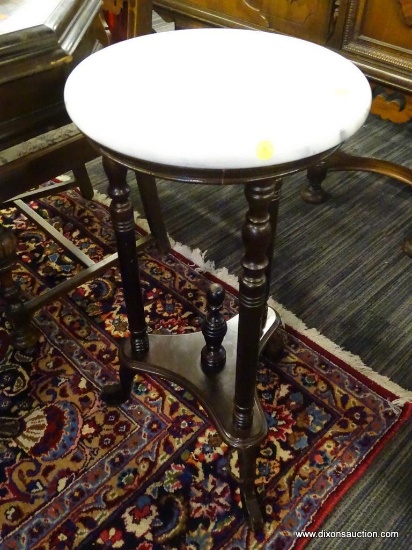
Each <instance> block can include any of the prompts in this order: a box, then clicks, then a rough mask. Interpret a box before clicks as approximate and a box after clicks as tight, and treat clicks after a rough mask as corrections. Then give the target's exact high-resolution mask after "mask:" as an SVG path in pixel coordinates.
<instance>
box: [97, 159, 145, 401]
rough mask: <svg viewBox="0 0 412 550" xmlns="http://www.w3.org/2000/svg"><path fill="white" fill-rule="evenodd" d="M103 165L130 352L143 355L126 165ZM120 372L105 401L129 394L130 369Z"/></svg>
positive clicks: (105, 162)
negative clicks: (107, 181)
mask: <svg viewBox="0 0 412 550" xmlns="http://www.w3.org/2000/svg"><path fill="white" fill-rule="evenodd" d="M103 166H104V169H105V172H106V174H107V177H108V180H109V186H108V195H109V197H110V198H111V199H112V202H111V205H110V211H111V215H112V221H113V227H114V231H115V234H116V243H117V252H118V257H119V265H120V273H121V277H122V283H123V292H124V300H125V303H126V308H127V317H128V321H129V330H130V345H131V350H132V355H133V357H134V358H136V359H142V358H143V357H144V356H145V354H146V352H147V351H148V349H149V340H148V337H147V333H146V321H145V314H144V308H143V296H142V290H141V286H140V278H139V263H138V258H137V250H136V236H135V224H134V218H133V207H132V203H131V201H130V198H129V195H130V188H129V186H128V184H127V181H126V175H127V168H126V167H124V166H122V165H121V164H118V163H117V162H114V161H113V160H111V159H108V158H103ZM119 376H120V385H118V384H114V385H109V386H107V387H106V388H105V389H104V391H103V395H102V398H103V399H104V400H105V401H106V402H107V403H110V404H119V403H121V402H123V401H125V400H126V399H127V398H128V397H129V396H130V392H131V389H132V383H133V378H134V374H133V372H132V371H131V370H130V369H129V368H128V367H127V366H126V365H124V364H123V363H121V364H120V373H119Z"/></svg>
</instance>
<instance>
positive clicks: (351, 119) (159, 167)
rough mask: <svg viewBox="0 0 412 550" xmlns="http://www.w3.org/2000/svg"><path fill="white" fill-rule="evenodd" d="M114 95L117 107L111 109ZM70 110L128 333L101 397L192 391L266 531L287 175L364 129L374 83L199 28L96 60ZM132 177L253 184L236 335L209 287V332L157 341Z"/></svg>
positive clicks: (278, 39)
mask: <svg viewBox="0 0 412 550" xmlns="http://www.w3.org/2000/svg"><path fill="white" fill-rule="evenodd" d="M113 97H119V98H121V100H119V101H118V102H117V108H116V109H107V106H108V105H112V104H113ZM65 102H66V108H67V110H68V113H69V115H70V117H71V118H72V119H73V121H74V122H75V123H76V125H77V126H78V127H79V128H80V130H81V131H82V132H84V134H85V135H86V136H87V137H88V138H89V139H90V140H91V142H92V143H93V144H94V146H95V147H96V149H97V150H98V151H99V152H100V153H101V154H102V155H103V158H104V165H105V169H106V173H107V176H108V179H109V188H108V193H109V195H110V196H111V198H112V205H111V211H112V218H113V224H114V228H115V231H116V237H117V242H118V250H119V262H120V270H121V273H122V281H123V285H124V296H125V302H126V307H127V312H128V318H129V327H130V332H131V336H130V339H129V340H128V342H126V343H125V345H124V346H123V347H122V349H121V351H120V362H121V367H120V384H119V385H117V386H116V387H115V389H114V391H110V388H109V389H105V391H104V398H105V399H106V400H107V401H108V402H109V403H118V402H122V401H124V400H125V399H127V397H128V396H129V395H130V391H131V387H132V381H133V376H134V374H135V373H136V371H144V372H150V373H155V374H160V375H162V376H165V377H167V378H170V379H172V380H174V381H175V382H177V383H179V384H180V385H183V386H185V387H187V388H188V389H189V390H191V391H192V392H193V393H194V394H195V395H196V397H197V398H198V399H199V400H200V402H201V403H202V405H203V406H204V407H205V409H206V411H207V412H208V413H209V415H210V416H211V419H212V420H213V422H214V423H215V426H216V428H217V429H218V431H219V433H220V435H221V436H222V438H223V439H224V440H225V441H226V442H227V443H228V444H229V445H230V446H232V447H233V448H236V449H237V450H238V453H239V468H240V478H239V484H240V488H241V492H242V497H243V502H244V505H245V510H246V513H247V516H248V518H249V521H250V524H251V526H252V528H253V529H259V528H261V527H262V524H263V519H264V518H263V516H262V513H261V510H260V504H259V500H258V497H257V494H256V491H255V459H256V452H257V449H258V447H259V444H260V443H261V441H262V440H263V438H264V437H265V435H266V432H267V424H266V420H265V417H264V414H263V411H262V409H261V407H260V404H259V400H258V399H257V396H256V370H257V367H258V360H259V354H260V352H261V349H262V346H263V345H265V343H266V342H267V340H268V339H269V338H270V336H271V335H272V334H273V332H274V331H275V330H276V328H277V327H278V326H279V317H278V315H277V314H276V312H274V311H272V310H271V309H270V308H267V305H266V303H267V298H268V289H269V277H270V272H271V271H273V269H272V265H271V257H272V249H273V246H274V235H275V228H276V218H277V206H278V201H279V195H280V187H281V183H282V177H283V176H285V175H287V174H290V173H292V172H295V171H297V170H302V169H306V168H307V167H308V166H310V165H313V164H315V163H317V162H319V161H321V160H322V159H324V158H326V157H327V156H328V155H330V154H331V153H332V152H333V151H334V150H336V148H337V147H339V146H340V144H341V143H342V142H343V141H344V140H345V139H347V138H348V137H350V136H351V135H352V134H353V133H354V132H356V130H358V129H359V128H360V126H361V125H362V124H363V123H364V121H365V119H366V117H367V115H368V112H369V108H370V103H371V92H370V88H369V85H368V83H367V81H366V79H365V77H364V76H363V75H362V73H361V72H360V71H359V70H358V69H357V68H356V67H355V66H354V65H353V64H352V63H351V62H349V61H347V60H345V59H344V58H342V57H341V56H339V55H337V54H335V53H333V52H331V51H329V50H326V49H324V48H322V47H320V46H317V45H315V44H311V43H308V42H304V41H301V40H298V39H295V38H290V37H285V36H280V35H275V34H271V33H264V32H260V31H246V30H229V29H197V30H187V31H178V32H166V33H160V34H157V35H148V36H144V37H139V38H136V39H131V40H128V41H125V42H122V43H119V44H116V45H114V46H111V47H109V48H106V49H105V50H102V51H101V52H98V53H96V54H94V55H93V56H91V57H89V58H88V59H86V60H85V61H84V62H82V63H81V64H80V65H79V66H78V67H77V68H76V69H75V70H74V71H73V73H72V74H71V75H70V77H69V79H68V81H67V84H66V88H65ZM161 106H166V107H167V108H166V109H163V108H161ZM177 112H178V113H179V117H178V120H177V118H176V117H175V113H177ZM128 168H131V169H133V170H135V171H138V172H140V173H142V174H146V175H147V176H155V177H159V178H164V179H167V180H170V185H176V186H178V185H179V187H176V190H178V192H180V193H184V185H181V184H178V183H175V182H176V181H177V182H185V183H190V184H206V185H232V184H233V185H242V186H243V187H244V191H245V195H246V199H247V202H248V212H247V214H246V219H245V223H244V227H243V230H242V237H243V242H244V254H243V257H242V259H241V264H242V267H243V273H242V275H241V277H240V280H239V283H240V284H239V315H238V317H237V318H235V319H232V320H230V321H229V322H228V323H227V326H226V323H224V320H223V319H222V317H221V315H220V313H219V306H220V304H221V301H222V291H221V289H220V288H219V287H215V286H212V288H211V290H210V292H209V305H210V313H209V315H208V318H207V320H206V321H205V325H204V327H203V334H202V333H197V334H190V335H176V336H170V335H150V336H149V337H148V335H147V333H146V324H145V318H144V311H143V303H142V293H141V289H140V286H139V277H138V260H137V255H136V251H135V248H134V242H133V239H134V237H133V215H132V209H131V204H130V201H129V198H128V197H129V191H130V190H129V188H128V185H127V183H126V171H127V169H128ZM226 331H227V332H226ZM225 333H226V335H225Z"/></svg>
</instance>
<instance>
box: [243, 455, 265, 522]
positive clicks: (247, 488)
mask: <svg viewBox="0 0 412 550" xmlns="http://www.w3.org/2000/svg"><path fill="white" fill-rule="evenodd" d="M256 453H257V447H256V446H253V447H246V448H240V449H238V456H239V474H240V477H239V487H240V493H241V496H242V501H243V506H244V507H245V511H246V515H247V517H248V519H249V524H250V527H251V528H252V529H253V531H259V530H260V529H262V527H263V516H262V512H261V509H260V504H259V501H258V498H257V494H256V489H255V477H256Z"/></svg>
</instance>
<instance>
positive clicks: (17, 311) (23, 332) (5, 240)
mask: <svg viewBox="0 0 412 550" xmlns="http://www.w3.org/2000/svg"><path fill="white" fill-rule="evenodd" d="M16 251H17V239H16V236H15V235H14V233H13V232H12V231H10V230H9V229H6V228H4V227H1V226H0V288H1V293H2V295H3V298H4V300H5V301H6V315H7V317H8V319H9V321H10V322H11V324H12V327H13V334H12V345H13V347H14V348H16V349H21V350H27V349H30V348H33V347H34V346H35V345H36V344H37V341H38V332H37V331H36V330H35V328H34V327H33V325H32V324H31V316H30V314H29V312H28V311H27V309H26V307H25V305H24V302H23V301H22V299H21V297H20V289H19V287H18V285H17V284H16V283H15V282H14V280H13V275H12V272H13V269H14V266H15V263H16V259H17V252H16Z"/></svg>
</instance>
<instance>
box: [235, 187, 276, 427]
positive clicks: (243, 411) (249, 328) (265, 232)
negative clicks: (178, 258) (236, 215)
mask: <svg viewBox="0 0 412 550" xmlns="http://www.w3.org/2000/svg"><path fill="white" fill-rule="evenodd" d="M275 189H276V180H273V179H270V180H264V181H260V182H253V183H249V184H246V186H245V195H246V199H247V201H248V204H249V211H248V213H247V215H246V221H245V224H244V227H243V232H242V237H243V244H244V248H245V254H244V256H243V259H242V267H243V273H242V275H241V277H240V280H239V328H238V344H237V362H236V381H235V403H234V419H233V421H234V426H235V427H236V428H238V429H239V430H248V429H249V428H250V426H251V425H252V421H253V406H254V401H255V389H256V373H257V368H258V363H259V341H260V336H261V331H262V325H263V320H264V317H265V311H266V296H267V286H266V270H267V267H268V263H269V262H268V257H267V251H268V248H269V244H270V241H271V234H272V228H271V223H270V215H269V210H270V205H271V202H272V200H273V198H274V194H275Z"/></svg>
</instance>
